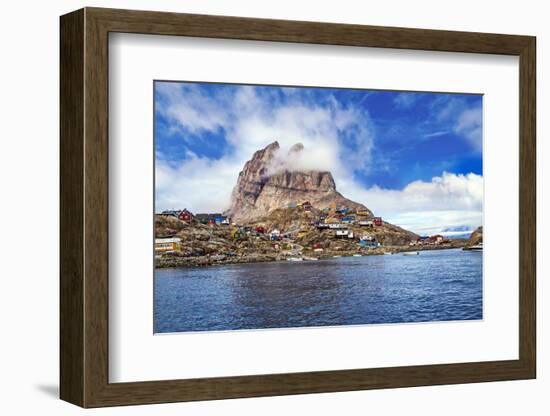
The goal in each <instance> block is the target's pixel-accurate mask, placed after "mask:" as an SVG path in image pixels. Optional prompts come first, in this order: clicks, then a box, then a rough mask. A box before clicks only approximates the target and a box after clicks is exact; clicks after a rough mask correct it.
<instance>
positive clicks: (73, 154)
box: [59, 10, 85, 406]
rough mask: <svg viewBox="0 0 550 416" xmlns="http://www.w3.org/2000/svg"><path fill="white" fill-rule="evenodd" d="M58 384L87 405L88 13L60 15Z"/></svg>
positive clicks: (62, 393) (75, 400)
mask: <svg viewBox="0 0 550 416" xmlns="http://www.w3.org/2000/svg"><path fill="white" fill-rule="evenodd" d="M60 29H61V37H60V38H61V39H60V40H61V44H60V87H61V88H60V97H59V102H60V115H61V120H60V163H61V165H60V184H59V185H60V217H59V220H60V221H59V223H60V250H59V252H60V297H59V298H60V343H59V344H60V357H59V358H60V388H59V394H60V397H61V398H62V399H63V400H67V401H69V402H71V403H75V404H78V405H81V406H82V405H84V391H83V386H84V382H83V377H84V374H85V368H84V360H83V350H84V328H83V325H84V313H83V305H84V287H83V282H84V280H83V279H84V272H83V257H84V228H83V223H84V210H83V200H84V182H83V173H84V156H83V139H84V107H83V106H84V76H83V74H84V12H83V11H82V10H79V11H77V12H75V13H72V14H71V15H68V16H66V17H64V18H63V19H61V22H60Z"/></svg>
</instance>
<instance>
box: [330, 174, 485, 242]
mask: <svg viewBox="0 0 550 416" xmlns="http://www.w3.org/2000/svg"><path fill="white" fill-rule="evenodd" d="M336 185H337V188H338V190H339V191H341V192H342V193H343V194H344V195H346V196H347V197H349V198H351V199H354V200H356V201H358V202H361V203H363V204H365V205H366V206H368V207H369V208H370V209H372V210H373V211H374V213H375V214H377V215H381V216H383V217H384V218H385V219H387V220H388V221H390V222H393V223H394V224H397V225H400V226H402V227H404V228H407V229H410V230H412V231H414V232H417V233H420V234H433V233H436V232H442V231H443V230H444V229H446V228H451V227H458V226H468V227H469V228H470V229H471V230H473V229H474V228H476V227H477V226H479V225H481V224H482V215H483V214H482V213H483V177H482V176H480V175H476V174H473V173H470V174H468V175H456V174H453V173H447V172H444V173H443V175H442V176H436V177H434V178H432V180H431V181H430V182H424V181H414V182H411V183H410V184H408V185H407V186H406V187H405V188H403V189H402V190H390V189H382V188H379V187H372V188H368V189H365V188H362V187H361V186H360V185H358V184H357V183H355V182H353V181H349V180H348V181H343V182H342V183H340V184H339V183H338V182H337V183H336Z"/></svg>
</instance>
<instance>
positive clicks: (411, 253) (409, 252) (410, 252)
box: [403, 251, 420, 256]
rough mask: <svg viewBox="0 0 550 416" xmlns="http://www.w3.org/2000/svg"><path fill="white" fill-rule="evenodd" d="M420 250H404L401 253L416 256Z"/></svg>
mask: <svg viewBox="0 0 550 416" xmlns="http://www.w3.org/2000/svg"><path fill="white" fill-rule="evenodd" d="M419 254H420V251H406V252H404V253H403V255H404V256H418V255H419Z"/></svg>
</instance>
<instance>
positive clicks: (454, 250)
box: [60, 8, 536, 407]
mask: <svg viewBox="0 0 550 416" xmlns="http://www.w3.org/2000/svg"><path fill="white" fill-rule="evenodd" d="M535 106H536V97H535V38H533V37H529V36H517V35H497V34H484V33H466V32H450V31H434V30H421V29H402V28H388V27H374V26H360V25H342V24H327V23H314V22H294V21H280V20H265V19H250V18H239V17H225V16H204V15H189V14H175V13H158V12H145V11H128V10H113V9H98V8H85V9H82V10H78V11H75V12H73V13H70V14H68V15H65V16H62V17H61V276H60V278H61V305H60V309H61V310H60V322H61V334H60V336H61V352H60V356H61V389H60V395H61V398H62V399H63V400H66V401H69V402H71V403H74V404H77V405H80V406H83V407H101V406H111V405H113V406H114V405H125V404H145V403H162V402H176V401H190V400H212V399H223V398H237V397H257V396H266V395H285V394H303V393H317V392H336V391H349V390H363V389H375V388H395V387H409V386H421V385H435V384H454V383H470V382H485V381H499V380H518V379H529V378H534V377H535V375H536V334H535V282H536V276H535V244H536V235H535V219H536V211H535V199H536V193H535V183H536V182H535V160H536V151H535Z"/></svg>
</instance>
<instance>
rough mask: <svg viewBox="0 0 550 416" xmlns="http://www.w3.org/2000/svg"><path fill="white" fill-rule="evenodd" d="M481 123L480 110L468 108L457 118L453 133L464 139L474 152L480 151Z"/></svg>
mask: <svg viewBox="0 0 550 416" xmlns="http://www.w3.org/2000/svg"><path fill="white" fill-rule="evenodd" d="M481 123H482V116H481V109H478V108H469V109H466V110H464V111H463V112H462V113H460V115H459V116H458V118H457V121H456V124H455V126H454V131H455V133H457V134H461V135H462V136H464V137H466V138H467V139H468V140H469V141H470V143H471V144H472V145H473V146H474V147H475V148H476V150H479V151H481V145H482V141H481V134H482V132H481Z"/></svg>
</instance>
